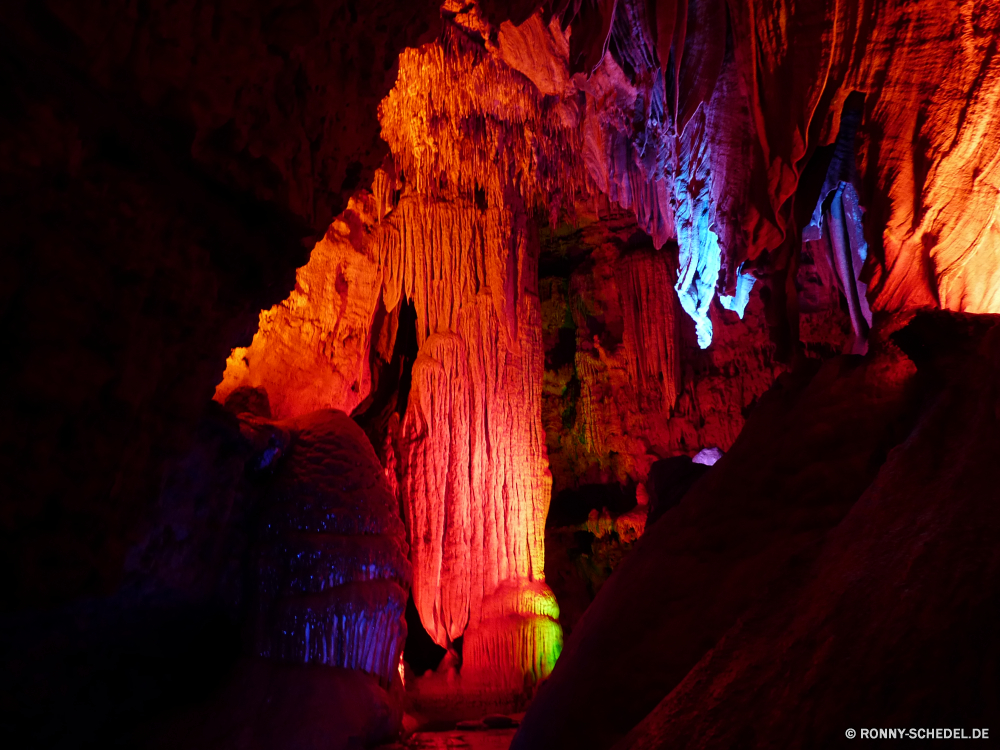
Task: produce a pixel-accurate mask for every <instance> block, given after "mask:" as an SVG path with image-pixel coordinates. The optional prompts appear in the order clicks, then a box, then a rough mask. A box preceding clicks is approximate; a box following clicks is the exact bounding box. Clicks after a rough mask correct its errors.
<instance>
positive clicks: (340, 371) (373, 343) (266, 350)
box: [215, 171, 398, 419]
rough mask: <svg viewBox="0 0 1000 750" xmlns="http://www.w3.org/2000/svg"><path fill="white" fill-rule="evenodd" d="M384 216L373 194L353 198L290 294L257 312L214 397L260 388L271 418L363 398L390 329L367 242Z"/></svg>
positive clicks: (387, 349)
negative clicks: (372, 359)
mask: <svg viewBox="0 0 1000 750" xmlns="http://www.w3.org/2000/svg"><path fill="white" fill-rule="evenodd" d="M376 181H377V185H376V188H375V189H376V191H378V187H379V186H381V185H383V183H388V182H389V181H390V178H389V177H388V176H387V175H386V174H385V173H384V172H382V171H380V172H379V173H378V176H377V178H376ZM391 187H392V186H390V185H385V186H384V189H385V190H391ZM384 214H385V206H384V204H383V205H382V206H381V207H380V206H379V205H378V202H377V201H376V199H374V198H373V197H372V196H370V195H369V196H365V197H360V196H359V197H358V198H354V199H351V201H350V203H349V205H348V208H347V210H346V211H345V212H344V213H343V214H342V215H341V216H340V217H338V219H337V220H336V221H334V223H333V224H332V225H331V226H330V229H329V230H328V231H327V233H326V236H325V237H324V238H323V239H322V240H321V241H320V242H319V243H317V244H316V247H315V248H313V252H312V255H311V256H310V258H309V263H308V264H307V265H305V266H303V267H302V268H300V269H299V270H298V273H297V275H296V283H295V289H294V291H292V293H291V295H289V297H288V299H286V300H285V301H284V302H282V303H281V304H280V305H276V306H275V307H273V308H271V309H270V310H265V311H263V312H261V314H260V328H259V329H258V331H257V333H256V334H255V335H254V338H253V342H252V343H251V344H250V346H249V347H246V348H238V349H234V350H233V353H232V355H231V356H230V357H229V359H228V360H227V362H226V372H225V375H224V377H223V380H222V382H221V383H220V384H219V386H218V388H217V389H216V394H215V398H216V400H218V401H220V402H221V401H225V399H226V397H227V396H228V395H229V394H230V393H231V392H232V391H233V390H235V389H236V388H238V387H241V386H251V387H254V388H263V389H264V390H265V391H267V393H268V397H269V399H270V402H271V411H272V414H273V415H274V417H276V418H278V419H285V418H289V417H294V416H298V415H300V414H306V413H309V412H311V411H315V410H316V409H340V410H342V411H345V412H348V413H350V412H351V411H353V410H354V408H355V407H356V406H357V405H358V404H359V403H361V401H363V400H364V399H365V397H366V396H368V393H369V391H370V389H371V371H370V367H369V356H370V355H372V352H374V355H373V356H376V357H378V356H381V358H382V360H383V361H385V360H388V359H389V357H390V355H391V352H392V344H393V340H394V335H395V330H394V327H393V325H392V324H393V323H394V318H393V317H391V316H386V314H385V310H386V306H385V305H384V303H383V302H382V276H383V270H382V266H381V263H380V257H379V255H378V248H377V245H374V244H373V243H372V242H371V241H370V240H369V234H370V233H371V232H373V231H374V229H375V226H376V225H377V223H378V221H379V219H381V218H383V216H384ZM397 299H398V295H397ZM391 308H395V302H394V303H393V304H392V305H391ZM373 336H374V339H373Z"/></svg>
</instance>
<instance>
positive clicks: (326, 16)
mask: <svg viewBox="0 0 1000 750" xmlns="http://www.w3.org/2000/svg"><path fill="white" fill-rule="evenodd" d="M438 14H439V11H438V8H437V7H436V5H434V4H433V3H430V4H421V3H414V4H407V5H406V6H405V7H403V6H398V5H397V4H395V3H388V2H386V3H366V4H354V3H315V4H314V3H306V4H298V3H296V4H282V3H272V4H266V3H265V4H261V5H253V6H249V7H244V6H243V5H242V4H240V3H235V2H219V3H180V4H175V3H152V4H149V3H143V4H133V3H127V2H121V3H119V2H107V3H100V4H97V5H93V4H91V5H87V6H82V5H79V4H74V3H62V2H46V3H8V4H6V5H5V6H4V9H3V11H2V21H3V38H4V46H5V50H6V53H5V58H4V63H3V65H4V77H3V80H4V92H5V93H4V101H5V105H4V111H3V123H2V127H3V144H4V145H3V157H2V159H3V168H2V171H3V174H4V180H3V191H4V198H5V199H4V202H3V212H4V219H3V226H4V230H3V232H4V240H3V244H4V247H5V252H4V254H3V261H2V262H3V264H4V268H3V272H2V273H0V276H2V278H3V281H2V282H0V284H2V296H0V299H2V304H3V311H4V314H3V324H2V325H3V335H4V339H5V341H6V342H7V344H6V345H7V347H8V355H9V356H8V357H6V361H7V364H6V365H5V367H4V374H3V383H4V384H3V389H2V390H3V394H4V395H3V397H2V399H3V405H2V412H3V415H4V419H3V420H2V424H3V427H2V429H3V433H4V434H3V444H4V445H5V446H7V447H6V448H5V449H4V451H3V456H4V458H3V461H4V464H3V472H2V473H3V480H2V482H3V487H2V490H0V494H2V495H3V496H4V498H5V503H4V504H5V514H4V521H3V532H2V533H3V541H4V543H3V549H4V552H3V556H4V563H3V570H4V576H5V584H6V587H7V591H8V592H9V596H8V597H5V600H4V604H3V606H4V607H5V608H18V607H21V606H24V605H27V604H52V603H58V602H61V601H65V600H67V599H70V598H74V597H78V596H81V595H87V594H98V593H107V592H108V591H110V590H112V589H113V588H114V587H115V586H116V585H117V584H118V582H119V581H120V580H121V575H122V562H123V559H124V557H125V554H126V550H127V549H128V547H129V546H130V545H131V544H133V543H135V542H136V541H138V540H139V539H140V538H141V536H142V534H143V533H144V532H143V530H142V528H141V527H142V524H143V522H144V519H145V518H146V517H147V516H148V512H149V508H150V506H151V502H152V500H153V498H154V497H155V496H156V494H157V491H158V489H159V486H160V482H161V480H162V477H163V467H164V462H165V460H166V459H167V457H169V456H180V455H181V454H183V452H184V451H185V450H186V449H187V447H188V446H190V444H191V441H192V438H193V435H194V431H195V429H196V427H197V425H198V422H199V419H200V418H201V416H202V414H203V413H204V409H205V404H206V403H207V399H208V398H210V397H211V393H212V388H213V387H214V385H215V383H216V382H217V381H218V378H219V373H220V372H221V367H222V363H223V362H224V360H225V357H226V356H227V355H228V354H229V352H230V350H231V349H232V347H233V346H234V345H236V344H238V343H241V341H247V340H248V339H249V337H250V334H251V333H252V331H253V326H254V322H255V320H256V319H257V316H258V314H259V311H260V310H261V309H262V308H263V309H266V308H268V307H270V305H271V304H273V303H274V302H275V301H277V300H279V299H281V298H283V297H284V296H285V295H286V294H287V292H288V289H289V288H291V286H292V284H293V281H294V276H293V273H294V269H295V267H296V266H299V265H301V264H302V263H303V262H304V261H305V260H306V258H307V254H306V250H307V248H308V246H309V244H311V243H308V244H306V245H303V244H302V240H303V239H305V238H308V237H309V236H310V235H311V234H313V233H314V232H324V231H325V230H326V228H327V226H328V225H329V222H330V219H331V217H332V215H333V214H334V213H335V212H339V211H340V210H341V209H342V208H343V207H344V205H345V204H346V197H347V196H348V195H350V193H351V192H352V191H353V189H354V187H355V185H356V184H357V182H358V181H359V180H361V179H362V178H364V177H365V175H368V174H371V172H372V171H373V170H374V168H376V167H377V166H378V165H379V163H380V162H381V158H382V155H383V153H384V147H382V146H381V145H380V141H379V139H378V121H377V115H376V110H377V104H378V101H379V100H380V99H381V97H382V96H383V95H384V94H385V93H386V92H387V91H388V89H389V87H390V86H391V85H392V82H393V80H394V78H395V65H396V59H397V56H398V53H399V51H400V50H401V49H402V48H403V47H405V46H407V45H413V44H417V43H419V42H420V41H421V39H422V38H423V37H422V35H427V36H428V37H429V36H431V35H433V33H434V31H433V29H434V28H435V26H436V22H437V19H438ZM331 103H333V106H331Z"/></svg>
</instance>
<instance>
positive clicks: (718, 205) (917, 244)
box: [498, 0, 1000, 344]
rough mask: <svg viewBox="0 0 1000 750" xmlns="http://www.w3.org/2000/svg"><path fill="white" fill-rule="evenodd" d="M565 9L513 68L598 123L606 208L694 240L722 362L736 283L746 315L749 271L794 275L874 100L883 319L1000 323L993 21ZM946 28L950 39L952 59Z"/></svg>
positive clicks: (900, 6) (760, 7)
mask: <svg viewBox="0 0 1000 750" xmlns="http://www.w3.org/2000/svg"><path fill="white" fill-rule="evenodd" d="M546 8H547V10H546V13H548V12H550V11H552V10H554V11H555V15H554V16H553V17H552V22H551V23H548V24H547V23H546V22H545V18H547V17H548V16H547V15H545V16H536V17H533V18H530V19H528V20H527V21H525V22H524V23H523V24H521V25H520V26H519V27H517V28H514V27H513V26H511V25H510V24H504V25H503V26H502V27H501V29H500V33H499V35H498V54H499V55H500V56H501V57H503V58H504V59H505V60H506V61H507V62H508V63H509V64H511V65H512V66H513V67H515V68H516V69H518V70H520V71H521V72H523V73H524V74H525V75H526V76H528V77H529V78H530V79H531V80H532V81H534V82H535V84H536V85H537V86H538V88H539V90H540V91H542V92H543V93H545V94H548V95H552V96H557V97H560V98H561V100H562V106H563V107H565V108H566V110H568V111H572V112H576V113H579V116H580V118H581V119H582V124H581V128H582V131H583V133H584V134H585V154H586V157H587V166H588V168H589V171H590V174H591V176H592V178H593V179H594V181H595V183H596V184H597V186H598V187H599V188H600V189H601V190H602V192H604V193H606V194H607V195H609V196H610V197H611V198H613V199H614V200H617V201H618V202H619V203H620V204H621V205H622V206H624V207H626V208H630V209H632V210H633V211H634V212H635V214H636V216H637V218H638V219H639V223H640V225H641V226H642V227H643V228H644V229H646V230H647V231H648V232H649V233H650V235H651V236H652V237H653V238H654V243H655V245H656V246H657V247H659V246H661V245H662V244H663V243H664V242H665V241H666V240H668V239H670V238H673V237H676V239H677V241H678V243H679V248H680V257H681V265H680V275H679V277H678V279H677V284H676V285H677V291H678V293H679V295H680V300H681V303H682V305H683V307H684V309H685V311H686V312H688V314H690V315H691V316H692V317H693V318H694V319H695V321H696V323H698V325H699V340H700V342H701V343H702V344H707V342H708V341H709V340H710V339H711V326H710V320H709V318H708V316H707V310H708V304H709V303H710V301H711V299H712V297H713V296H714V294H715V288H716V284H717V277H718V287H719V291H720V293H721V294H722V295H725V296H726V297H732V296H735V295H736V294H737V291H738V289H737V287H738V282H739V280H740V278H741V275H740V272H739V267H740V265H741V264H742V263H743V262H744V261H745V260H748V259H749V260H752V261H753V264H752V265H753V266H754V268H755V270H754V273H755V274H757V275H761V276H768V275H770V274H771V273H773V272H778V274H779V277H780V275H782V274H784V273H785V270H784V269H786V268H789V267H791V268H794V264H795V260H794V258H793V257H792V256H794V254H795V253H796V252H797V249H796V248H797V244H798V233H799V232H800V231H801V230H802V229H803V226H801V225H796V222H795V221H794V219H793V214H794V213H795V212H796V207H795V205H794V204H795V193H796V189H797V187H798V180H799V177H800V175H801V174H802V171H803V168H804V167H805V165H806V164H807V163H808V161H809V159H810V157H811V156H812V155H813V154H814V153H815V151H816V149H817V148H818V147H820V146H824V145H826V144H829V143H831V142H832V141H833V139H834V136H835V134H836V132H837V129H838V127H839V115H840V111H841V105H842V103H843V102H844V101H845V100H846V99H847V97H848V95H849V94H850V93H851V92H852V91H860V92H864V93H865V94H866V95H867V98H866V100H865V105H864V114H863V122H862V125H861V131H860V145H859V154H860V159H861V160H860V174H861V179H860V185H861V194H860V202H861V205H862V206H866V207H868V208H869V210H870V213H869V217H870V219H869V221H870V222H871V224H870V225H869V227H868V229H867V232H868V242H869V244H870V245H871V246H872V258H871V259H870V260H869V262H868V263H867V265H866V271H865V278H870V279H871V286H872V289H873V292H874V298H875V299H873V302H874V308H875V309H876V310H887V311H894V310H899V309H902V308H907V307H914V306H920V305H934V306H941V307H944V308H947V309H954V310H969V311H979V312H988V311H992V310H994V309H995V308H996V307H997V305H998V302H997V298H996V294H997V293H996V289H997V288H1000V283H998V282H997V280H996V271H995V268H996V265H997V264H996V257H997V246H998V240H997V230H996V227H995V226H994V213H995V208H996V193H997V189H998V185H1000V172H998V171H997V170H998V169H1000V168H998V167H997V164H998V160H997V159H996V154H997V152H998V148H1000V139H998V138H997V137H995V136H994V135H991V133H992V132H994V131H995V130H996V128H995V127H993V123H994V118H995V117H996V111H995V108H991V104H990V103H991V102H993V101H994V100H995V98H996V95H997V93H996V87H997V85H998V84H997V80H998V75H997V65H1000V62H998V61H997V58H996V51H995V49H994V47H993V46H992V44H991V41H990V40H992V38H993V36H995V35H996V33H997V30H998V28H1000V12H998V11H997V9H996V8H994V7H992V5H990V4H984V3H975V2H969V3H934V2H928V3H926V4H919V5H917V6H914V5H913V4H911V3H898V2H891V1H889V0H886V1H884V2H877V3H874V4H873V5H872V6H871V7H870V8H866V10H865V11H864V12H863V13H859V12H858V10H857V8H856V7H855V6H853V5H851V4H850V3H845V2H831V3H823V4H820V3H804V4H803V3H797V4H794V6H792V5H790V6H789V7H788V8H784V7H783V6H782V7H781V8H779V7H777V6H774V5H773V4H768V3H754V2H752V3H727V4H724V3H722V2H719V1H718V0H699V1H698V2H688V1H687V0H683V1H682V2H676V3H675V2H664V3H642V2H637V1H636V0H620V1H619V2H612V3H597V4H594V3H588V2H583V3H565V2H561V3H559V2H557V3H550V4H546ZM567 24H568V29H567ZM941 24H944V26H945V27H947V28H948V29H949V33H948V35H947V38H948V40H949V41H948V42H946V43H945V42H941V43H940V44H938V42H939V41H940V40H941V39H943V38H944V37H942V36H939V35H938V34H937V30H938V29H940V28H941ZM560 27H562V28H564V29H567V32H563V31H560ZM574 29H577V30H578V33H575V34H574V33H572V31H573V30H574ZM566 33H569V36H570V39H569V41H567V40H566V38H565V35H566ZM624 71H628V72H627V73H625V72H624ZM573 73H577V75H572V74H573ZM581 93H582V95H583V97H584V101H583V103H581V100H580V94H581ZM640 113H641V114H640ZM811 212H812V206H807V207H806V213H807V214H809V213H811ZM789 264H791V266H790V265H789ZM855 270H857V269H855ZM719 274H721V275H719ZM778 283H780V282H778ZM724 302H725V303H726V304H727V306H733V307H734V308H735V307H736V303H735V300H724ZM792 306H793V307H794V304H793V303H792Z"/></svg>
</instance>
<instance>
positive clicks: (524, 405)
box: [383, 18, 578, 690]
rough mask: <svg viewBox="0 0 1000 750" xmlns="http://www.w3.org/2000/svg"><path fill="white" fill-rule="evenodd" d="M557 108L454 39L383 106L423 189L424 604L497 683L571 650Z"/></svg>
mask: <svg viewBox="0 0 1000 750" xmlns="http://www.w3.org/2000/svg"><path fill="white" fill-rule="evenodd" d="M464 23H465V24H466V26H465V27H464V28H465V29H466V33H473V32H474V31H475V29H476V28H477V27H476V26H475V23H476V22H475V19H474V18H471V19H466V20H465V22H464ZM470 29H471V31H470ZM542 106H543V101H542V100H541V99H540V98H539V97H538V95H537V93H536V92H535V91H534V89H533V87H532V86H531V85H530V84H529V83H528V82H527V81H526V80H524V79H523V78H521V77H520V76H519V75H518V74H517V73H515V72H513V71H511V70H510V69H509V68H507V67H506V66H505V65H504V64H503V63H501V62H499V61H497V60H496V59H495V58H493V57H491V56H490V55H488V54H486V53H485V51H484V50H482V49H481V48H478V47H476V46H474V45H470V43H469V42H468V41H466V40H465V39H464V37H463V36H461V35H459V34H457V33H456V34H455V35H454V36H453V37H451V38H450V40H449V39H446V41H445V43H444V44H443V45H442V46H440V47H435V46H432V47H428V48H425V49H423V50H420V51H415V52H412V53H408V54H407V55H404V56H403V59H402V61H401V65H400V80H399V82H398V84H397V87H396V88H395V89H394V90H393V93H392V94H391V95H390V96H389V97H388V98H387V100H386V102H385V103H384V104H383V127H384V133H385V136H386V139H387V140H388V141H389V144H390V146H391V148H392V149H393V153H394V155H395V156H396V159H397V162H398V163H400V164H401V167H402V172H403V174H404V175H406V176H407V179H408V180H409V181H410V184H411V185H412V186H413V188H411V189H410V190H409V191H408V192H407V194H405V195H404V197H403V199H402V201H401V203H400V206H399V207H398V208H397V210H396V212H395V213H394V216H393V217H391V218H390V221H391V222H393V223H394V225H395V226H397V227H398V228H399V239H398V244H395V245H394V246H393V247H392V248H391V250H392V251H394V252H397V253H398V256H396V258H393V259H392V260H389V261H387V267H395V268H400V269H401V270H402V273H401V276H402V291H403V292H404V293H405V294H406V295H407V297H409V298H411V299H413V301H414V304H415V306H416V309H417V325H418V331H417V333H418V341H419V343H420V345H421V349H420V356H419V357H418V360H417V362H416V364H415V365H414V368H413V387H412V390H411V392H410V399H409V405H408V407H407V412H406V416H405V419H404V420H403V424H402V427H401V434H400V446H401V451H402V460H401V466H402V470H403V479H402V484H401V491H402V497H403V502H404V507H405V508H406V512H407V521H408V524H409V526H410V543H411V546H412V550H413V553H412V554H413V561H414V601H415V603H416V605H417V609H418V611H419V612H420V615H421V620H422V622H423V623H424V625H425V627H426V628H427V630H428V632H429V633H430V634H431V636H432V637H433V638H434V640H435V641H437V642H438V643H439V644H440V645H442V646H448V647H450V646H451V645H452V643H453V642H454V641H455V640H457V639H458V638H460V637H463V634H464V643H463V670H462V674H463V680H470V681H472V682H476V683H478V684H480V685H482V686H484V687H486V688H489V689H492V690H501V689H502V690H511V689H514V690H520V689H522V688H523V686H524V684H525V678H526V677H527V678H528V680H529V682H536V681H538V680H539V679H542V678H544V677H546V676H547V675H548V673H549V671H551V669H552V666H553V665H554V662H555V659H556V657H557V656H558V653H559V651H560V649H561V630H560V628H559V626H558V623H557V621H556V618H557V617H558V608H557V606H556V603H555V598H554V597H553V595H552V593H551V591H549V589H548V587H547V586H545V584H544V583H543V581H544V525H545V516H546V512H547V510H548V503H549V495H550V488H551V478H550V474H549V470H548V462H547V458H546V451H545V439H544V433H543V432H542V426H541V418H540V417H541V380H542V358H543V352H542V344H541V323H540V312H539V301H538V292H537V289H538V270H537V259H538V240H537V236H536V233H535V229H534V224H533V222H532V221H531V220H530V219H529V216H528V209H529V207H531V206H533V205H535V204H536V202H539V201H540V200H541V199H544V200H546V202H547V203H546V204H543V205H548V208H549V209H550V210H551V211H552V212H554V213H555V214H556V215H558V212H559V209H560V205H563V206H566V205H568V206H570V207H571V206H572V201H573V197H574V193H573V191H574V184H573V180H572V178H573V177H574V171H573V170H572V166H573V157H572V154H571V152H570V151H569V148H571V146H572V131H569V130H567V129H566V128H564V127H563V126H561V125H560V124H559V123H558V121H555V123H554V124H548V125H547V124H546V123H547V122H548V123H552V122H553V120H552V119H551V118H549V119H548V120H547V119H546V118H544V117H542V110H541V108H542ZM567 167H569V169H567ZM577 172H578V170H577ZM560 202H562V203H560Z"/></svg>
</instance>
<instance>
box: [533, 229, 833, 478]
mask: <svg viewBox="0 0 1000 750" xmlns="http://www.w3.org/2000/svg"><path fill="white" fill-rule="evenodd" d="M542 237H543V242H542V247H543V249H542V261H541V263H542V265H541V268H542V271H541V274H542V279H541V287H542V331H543V337H544V340H545V348H546V372H545V387H544V390H543V394H544V397H543V402H542V404H543V405H542V409H543V411H542V414H543V423H544V425H545V434H546V440H547V443H548V449H549V461H550V464H551V466H552V473H553V492H554V494H556V495H558V494H559V493H560V492H562V491H564V490H571V489H573V488H576V487H578V486H579V485H584V484H608V483H617V484H620V485H623V486H624V485H629V484H631V485H635V484H637V483H643V482H645V481H646V479H647V476H648V473H649V469H650V466H651V465H652V463H653V462H655V461H657V460H658V459H662V458H667V457H669V456H676V455H680V454H686V455H694V454H696V453H698V451H700V450H703V449H705V448H720V449H721V450H723V451H727V450H729V448H730V446H731V445H732V444H733V442H734V441H735V440H736V437H737V436H738V435H739V433H740V431H741V430H742V428H743V425H744V423H745V420H746V417H747V415H748V414H749V413H750V411H751V410H752V409H753V407H754V405H755V404H756V403H757V401H758V399H759V398H760V397H761V396H762V395H763V393H764V392H765V391H766V390H767V389H768V388H770V387H771V384H772V383H773V382H774V380H775V378H777V377H778V375H780V374H781V372H783V371H784V369H785V365H784V364H782V363H780V362H777V361H776V360H775V358H774V346H773V343H772V341H771V335H770V327H769V325H768V321H767V317H766V314H765V305H764V302H763V301H762V299H761V296H760V295H759V294H758V293H757V292H754V293H753V294H752V295H751V296H750V298H749V300H748V303H747V306H746V309H745V314H744V315H743V317H742V319H741V318H740V317H739V316H738V315H737V314H736V313H735V312H733V311H731V310H727V309H725V308H723V307H722V306H721V305H720V304H719V303H718V302H715V303H713V305H712V306H711V307H710V308H709V310H708V314H709V316H710V318H711V320H712V324H713V329H714V331H715V334H714V339H713V343H712V346H711V347H709V348H708V349H702V348H701V347H700V346H699V345H698V339H697V330H696V327H695V325H694V323H693V321H691V319H690V318H689V317H687V316H686V315H684V314H683V312H682V310H681V308H680V305H679V304H678V303H677V299H676V296H675V294H674V292H673V288H672V287H673V283H672V280H673V279H674V278H676V271H675V268H676V260H675V259H674V258H676V256H673V257H672V256H671V252H670V250H669V248H667V249H665V250H663V251H657V250H656V249H655V248H654V246H653V240H652V238H650V237H649V236H648V235H646V234H645V232H643V231H642V230H641V229H640V228H639V226H638V224H637V222H636V220H635V218H634V217H633V216H630V215H629V214H628V213H627V212H624V211H622V210H621V209H618V210H617V213H616V214H611V215H609V214H601V215H600V217H598V215H596V214H593V213H591V214H590V215H589V216H586V217H582V218H581V221H580V223H579V225H578V226H576V227H574V226H571V225H562V226H560V227H557V228H556V230H555V231H549V230H543V232H542ZM804 268H805V267H804ZM799 284H800V286H801V288H802V290H803V292H805V293H808V294H809V295H810V296H811V297H814V298H815V299H816V303H815V304H813V305H810V306H805V305H803V307H804V308H805V309H803V311H802V313H801V321H800V335H801V341H802V345H803V349H804V352H805V353H806V355H807V356H809V357H811V358H818V359H827V358H829V357H831V356H834V355H836V354H838V353H839V352H840V351H842V349H843V347H844V343H845V342H846V340H847V332H848V331H849V329H850V324H849V321H848V318H847V315H846V313H845V312H844V311H843V310H842V309H841V305H840V303H839V300H838V295H837V294H836V290H835V289H833V288H832V287H831V286H830V285H829V283H827V284H823V282H822V280H818V279H816V278H814V277H813V275H812V274H810V273H806V272H803V273H802V274H801V275H800V279H799ZM831 291H832V294H831ZM633 492H634V490H633Z"/></svg>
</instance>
